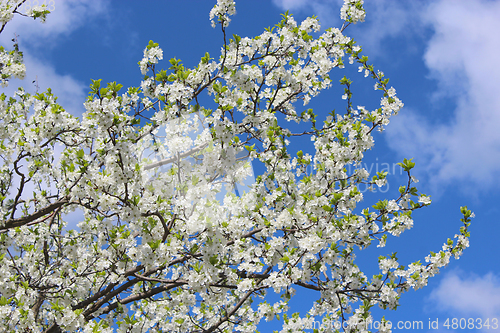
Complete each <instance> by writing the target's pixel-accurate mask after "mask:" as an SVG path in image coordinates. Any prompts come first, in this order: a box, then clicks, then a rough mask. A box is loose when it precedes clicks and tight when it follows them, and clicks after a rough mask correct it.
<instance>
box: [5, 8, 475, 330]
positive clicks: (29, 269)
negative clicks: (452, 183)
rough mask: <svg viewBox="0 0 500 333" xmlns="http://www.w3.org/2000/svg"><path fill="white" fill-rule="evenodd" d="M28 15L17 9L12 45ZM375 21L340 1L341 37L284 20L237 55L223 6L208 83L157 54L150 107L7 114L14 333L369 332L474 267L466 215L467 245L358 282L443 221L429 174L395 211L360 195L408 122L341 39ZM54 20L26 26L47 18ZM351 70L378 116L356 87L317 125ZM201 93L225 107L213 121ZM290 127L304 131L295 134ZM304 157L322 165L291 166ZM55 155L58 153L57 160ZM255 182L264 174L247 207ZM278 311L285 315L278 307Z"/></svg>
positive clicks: (196, 71)
mask: <svg viewBox="0 0 500 333" xmlns="http://www.w3.org/2000/svg"><path fill="white" fill-rule="evenodd" d="M21 3H22V1H7V2H2V5H1V6H0V21H1V22H3V25H5V24H6V23H7V22H8V21H9V20H10V19H11V18H12V15H14V14H15V13H16V10H17V8H18V7H19V5H20V4H21ZM362 4H363V1H359V0H358V1H354V0H346V1H345V4H344V6H343V7H342V10H341V13H342V14H341V16H342V17H343V19H344V20H345V22H344V25H343V27H342V28H341V29H337V28H329V29H326V30H325V31H324V32H322V33H321V34H320V33H319V31H320V25H319V21H318V20H317V19H316V18H314V17H311V18H307V19H306V20H304V21H303V22H302V23H300V24H299V23H297V22H296V21H295V19H294V17H293V16H292V15H290V14H288V13H285V14H283V17H282V20H281V21H280V22H279V23H278V24H277V25H276V26H275V27H274V28H272V29H266V30H265V31H263V32H262V34H260V35H259V36H256V37H253V38H249V37H240V36H238V35H233V36H232V37H233V38H232V39H230V40H227V39H226V38H225V37H226V36H227V28H228V24H229V22H230V18H229V17H230V16H231V15H234V14H235V12H236V9H235V3H234V1H230V0H218V1H217V3H216V5H215V6H214V8H213V9H212V10H211V11H210V20H211V21H212V24H213V25H215V26H217V24H219V25H220V27H221V29H222V33H223V36H224V38H223V45H222V49H221V50H222V51H221V55H220V57H217V59H214V58H212V57H211V56H210V54H208V53H206V54H205V55H204V56H203V57H202V58H201V59H200V61H199V63H198V65H197V66H196V67H194V68H187V67H185V66H184V65H183V63H182V61H181V60H180V59H176V58H173V59H170V60H169V61H168V62H169V64H168V65H167V68H168V69H162V68H161V66H162V61H161V60H162V58H163V52H162V49H161V48H160V45H158V44H157V43H154V42H153V41H150V42H149V44H148V45H147V46H146V48H145V50H144V54H143V59H141V60H140V61H139V62H138V65H139V70H140V72H141V74H142V76H143V80H142V82H141V84H140V87H129V88H128V89H126V90H122V88H123V86H122V85H121V84H119V83H117V82H109V83H107V84H101V80H100V79H97V80H91V81H92V83H91V84H90V92H89V97H88V98H87V100H86V101H85V102H84V106H85V109H86V111H85V113H84V114H83V115H82V116H81V117H80V118H76V117H74V116H72V115H71V114H70V113H68V112H66V110H65V109H64V108H63V107H62V106H61V105H59V104H58V103H57V101H56V99H57V98H56V96H54V94H53V93H52V91H51V90H50V89H48V90H47V91H45V92H42V93H37V94H35V95H31V94H29V93H27V92H25V91H24V90H23V89H22V88H20V89H19V90H18V91H17V92H16V93H15V94H14V96H10V97H9V98H7V96H6V95H5V94H1V95H0V156H1V162H0V163H2V164H1V165H0V314H1V316H0V326H1V327H2V328H3V329H4V330H5V331H24V332H46V333H48V332H63V331H76V332H111V331H113V330H116V331H118V332H146V331H150V332H166V331H168V332H231V331H239V332H255V331H256V330H257V328H258V325H259V323H260V322H261V321H262V320H266V321H270V320H280V319H283V322H282V325H283V330H282V331H292V332H297V331H300V330H304V329H307V328H308V325H310V324H311V322H312V320H313V319H312V318H315V317H319V318H321V327H320V328H319V329H320V331H321V330H324V331H326V330H329V329H330V328H331V327H333V326H332V325H333V323H335V322H338V323H341V324H342V325H341V327H344V325H343V324H344V323H345V324H346V325H356V323H359V322H360V320H361V319H363V318H364V319H367V318H368V319H370V318H372V317H371V313H370V308H371V307H373V306H376V305H377V306H380V307H382V308H384V309H385V308H388V309H395V308H396V307H397V306H398V305H399V299H400V297H402V295H403V293H404V292H406V291H408V290H409V289H410V288H414V289H419V288H422V287H424V286H425V285H426V284H427V281H428V279H429V278H430V277H432V276H434V275H436V274H438V273H439V270H440V268H442V267H444V266H446V265H447V264H448V262H449V260H450V258H451V257H454V258H459V257H460V255H461V254H462V252H463V250H464V249H465V248H467V247H468V246H469V242H468V238H469V236H470V235H469V232H468V227H469V225H470V219H471V218H472V217H473V216H474V215H473V213H472V212H471V211H470V210H468V209H467V208H466V207H462V208H461V214H462V215H463V218H462V219H461V222H462V226H461V227H460V231H459V233H458V234H457V235H456V236H455V239H456V240H452V239H448V240H447V241H446V243H444V244H443V246H442V248H441V250H439V252H436V253H435V252H430V254H429V256H427V257H426V258H425V263H421V262H420V261H417V262H414V263H410V264H408V265H407V266H404V265H402V264H400V262H399V261H398V258H397V257H396V255H395V254H391V255H388V256H381V257H379V258H378V263H379V270H380V271H379V272H378V273H379V274H376V275H374V276H373V277H372V278H369V277H367V276H366V275H365V273H364V272H362V271H361V270H360V269H359V267H358V266H357V265H356V263H355V259H356V256H355V252H356V251H355V250H357V249H366V248H368V247H369V246H370V245H372V242H374V243H375V244H376V245H377V247H383V246H385V245H386V243H387V242H389V241H390V239H389V236H398V235H400V234H401V233H402V232H405V231H406V230H408V229H411V227H412V226H413V223H414V221H413V218H412V213H413V211H415V210H417V209H420V208H422V207H424V206H427V205H428V204H430V198H429V197H428V196H426V195H424V194H421V193H419V192H418V190H417V188H416V187H415V186H414V185H415V183H416V182H417V180H416V179H415V178H414V177H413V175H412V174H411V170H412V168H413V167H414V166H415V163H414V162H412V160H411V159H410V160H408V159H404V161H403V162H401V163H399V165H400V167H401V168H402V169H403V170H404V171H405V172H406V174H407V177H408V180H407V182H406V183H405V184H403V185H401V187H400V188H399V194H398V195H397V196H396V197H394V198H390V199H385V200H380V201H378V202H377V203H376V204H375V205H373V206H372V207H368V208H364V209H360V208H359V207H358V205H359V203H360V202H361V201H362V200H363V194H362V193H361V192H360V190H359V189H358V185H360V184H362V185H364V186H368V187H372V186H374V185H377V186H384V185H385V184H387V172H377V173H376V174H375V175H373V176H372V177H371V178H370V174H369V172H368V171H367V170H366V169H363V168H355V170H354V171H352V172H351V170H352V169H351V166H360V165H362V164H361V161H362V159H363V157H364V154H365V152H366V151H367V150H369V149H371V148H372V146H373V144H374V140H373V137H372V134H371V133H372V131H373V130H375V129H378V130H383V128H384V126H386V125H388V124H389V122H390V119H391V117H392V116H394V115H396V114H397V113H398V112H399V111H400V110H401V108H402V106H403V103H402V102H401V100H399V98H398V97H397V95H396V90H395V89H394V88H393V87H390V86H388V79H386V78H385V77H384V74H383V73H382V72H380V71H377V70H375V69H374V66H373V65H372V64H370V63H369V62H368V57H366V56H364V55H362V54H361V48H360V47H358V46H357V45H355V42H354V40H352V39H351V38H349V37H348V36H346V35H344V31H345V29H346V27H347V26H348V25H349V23H356V22H358V21H363V19H364V15H365V11H364V9H363V7H362ZM37 10H38V9H37ZM40 10H41V11H42V12H44V11H45V9H44V8H41V9H40ZM40 10H38V11H32V13H31V14H30V15H32V16H31V17H35V18H37V17H42V16H41V14H40ZM45 14H46V13H45ZM345 57H348V59H349V61H348V62H349V63H350V64H352V65H354V66H359V69H360V72H362V73H363V74H365V76H367V77H370V78H371V79H373V80H375V82H376V84H375V88H376V90H377V91H379V92H380V94H381V99H380V100H377V103H376V105H373V106H367V107H365V106H359V107H354V106H353V105H356V104H353V101H354V96H353V93H352V91H351V83H352V81H351V80H349V79H348V78H347V77H345V76H344V77H343V78H342V79H341V80H340V82H339V83H340V85H342V86H343V88H344V93H343V96H344V102H343V103H346V111H345V113H333V112H332V113H331V114H329V115H325V114H321V113H315V112H314V110H313V109H312V108H307V106H306V105H307V104H308V103H309V101H310V100H311V99H312V98H314V97H315V96H317V95H318V94H319V93H320V92H322V91H323V90H325V89H327V88H329V87H330V86H332V85H333V84H334V83H335V82H334V80H332V79H331V78H330V76H329V75H330V74H331V73H332V72H335V73H336V72H337V71H340V70H341V69H342V68H344V58H345ZM0 61H1V66H2V67H1V68H0V69H1V71H2V72H1V73H2V80H3V81H2V84H7V82H8V80H9V78H11V77H18V78H22V77H23V76H24V74H23V73H24V70H25V69H24V67H23V66H24V65H23V62H22V53H21V52H20V51H19V50H18V48H17V46H15V47H14V51H5V49H4V48H3V47H2V48H1V49H0ZM202 93H204V94H208V95H210V96H211V97H212V98H213V103H212V104H207V105H200V103H199V99H198V96H199V95H200V94H202ZM196 117H197V118H196ZM193 119H202V120H203V124H204V125H203V126H202V127H201V128H200V127H199V126H195V122H194V120H193ZM320 119H321V120H322V121H320ZM291 121H293V122H296V123H300V124H302V126H301V129H300V130H294V129H293V128H294V127H286V126H285V124H287V123H288V122H291ZM295 128H296V127H295ZM160 129H162V131H163V130H165V131H164V133H163V132H160ZM296 138H303V139H304V140H311V141H312V143H313V148H312V149H311V150H310V151H308V152H302V151H298V152H295V151H294V150H293V147H292V146H293V143H292V141H293V140H295V139H296ZM56 145H59V146H62V147H63V148H62V152H61V153H60V155H57V156H55V155H56V154H55V149H56ZM145 152H154V153H152V154H146V153H145ZM250 163H259V164H260V165H261V166H262V169H264V170H265V171H264V172H262V173H261V174H260V175H258V176H257V177H256V181H255V183H254V184H253V185H251V186H249V187H248V190H246V191H242V192H241V193H238V194H236V193H233V192H232V191H231V188H233V187H234V184H236V183H240V182H242V181H243V180H244V179H245V177H247V176H248V175H249V173H250V171H249V168H250ZM28 188H29V189H30V190H28ZM224 188H228V190H227V191H225V192H224ZM221 194H223V195H222V198H221V197H220V196H221ZM75 209H81V210H82V211H83V212H84V218H83V219H82V221H80V222H79V223H78V228H76V229H75V230H68V223H67V221H66V216H67V214H68V213H70V212H72V211H74V210H75ZM299 288H303V289H307V290H309V291H310V292H311V293H315V294H316V295H317V302H314V304H311V308H310V310H309V311H308V313H307V314H304V315H301V314H297V315H289V311H290V310H291V309H289V307H290V306H289V301H290V299H292V298H293V297H296V296H295V292H296V290H298V289H299ZM272 291H274V292H276V293H280V294H281V296H282V297H281V299H280V300H279V301H274V300H273V298H272V297H270V298H267V297H266V295H268V293H269V292H272ZM278 318H280V319H278ZM353 327H356V329H355V330H357V331H359V332H366V328H362V327H361V326H353ZM353 330H354V329H353ZM353 330H352V331H353ZM382 331H384V332H389V331H390V328H387V327H383V328H382Z"/></svg>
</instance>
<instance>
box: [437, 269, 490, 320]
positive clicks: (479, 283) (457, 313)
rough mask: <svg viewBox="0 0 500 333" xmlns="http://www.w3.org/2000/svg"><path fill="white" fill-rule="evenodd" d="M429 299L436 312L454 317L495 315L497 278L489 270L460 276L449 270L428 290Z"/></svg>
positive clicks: (484, 317) (487, 316)
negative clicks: (435, 285)
mask: <svg viewBox="0 0 500 333" xmlns="http://www.w3.org/2000/svg"><path fill="white" fill-rule="evenodd" d="M429 301H430V302H431V303H433V304H434V307H435V309H436V310H437V311H438V312H439V313H443V314H444V313H446V314H449V315H451V316H453V317H455V318H483V319H486V318H490V320H491V318H499V317H500V278H499V277H498V276H496V275H494V274H493V273H488V274H486V275H484V276H472V277H468V278H462V277H460V276H459V274H458V273H457V272H451V273H448V274H446V275H445V276H444V277H443V279H442V280H441V282H440V284H439V286H438V287H437V288H435V289H434V290H432V291H431V295H430V297H429Z"/></svg>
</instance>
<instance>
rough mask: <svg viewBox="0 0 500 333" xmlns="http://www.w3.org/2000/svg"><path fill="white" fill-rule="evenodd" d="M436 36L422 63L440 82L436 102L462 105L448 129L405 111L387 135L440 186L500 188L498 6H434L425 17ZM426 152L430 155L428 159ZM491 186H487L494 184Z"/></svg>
mask: <svg viewBox="0 0 500 333" xmlns="http://www.w3.org/2000/svg"><path fill="white" fill-rule="evenodd" d="M421 15H422V23H423V24H426V25H428V26H431V27H432V29H433V31H434V34H433V36H432V37H431V39H430V40H429V41H428V44H427V48H426V52H425V55H424V60H425V64H426V66H427V67H428V68H429V70H430V75H431V78H432V79H434V80H436V81H437V82H438V87H439V88H438V90H437V91H436V92H435V93H434V96H433V99H434V102H436V104H439V100H440V99H442V98H444V97H447V98H451V99H452V100H454V101H455V103H456V107H455V109H454V111H453V112H452V116H451V118H450V119H449V120H447V121H446V123H441V124H439V123H438V124H435V123H431V122H430V121H428V120H426V118H425V117H427V119H429V115H426V116H423V115H419V114H417V113H416V112H411V111H410V112H407V111H408V110H406V111H405V112H402V114H401V116H398V118H399V119H396V121H395V122H396V124H395V126H392V127H391V128H390V129H389V130H388V142H389V144H390V146H391V147H392V148H394V149H395V150H397V151H406V152H408V151H410V152H412V153H414V154H415V156H416V157H418V158H419V159H420V161H422V162H423V163H421V165H422V166H424V167H426V169H427V171H428V174H429V178H430V181H431V183H433V184H435V185H436V186H441V185H443V184H448V183H450V182H452V181H457V180H458V181H464V182H466V183H468V184H469V186H472V187H477V186H480V187H483V186H492V185H498V184H497V182H495V181H494V179H495V177H496V176H498V175H499V173H500V168H499V167H498V165H500V164H499V163H500V132H499V131H498V129H497V126H498V124H499V123H500V107H499V105H500V94H498V87H499V86H500V68H499V67H498V66H495V65H493V64H495V62H496V60H497V55H498V53H499V52H500V38H499V37H498V35H497V34H496V33H495V32H496V31H498V30H499V29H500V21H498V19H497V18H498V17H500V2H491V1H484V0H474V1H463V0H462V1H453V2H451V1H446V0H441V1H436V2H433V3H432V4H430V5H429V6H428V7H427V8H425V9H424V10H423V11H422V12H421ZM423 152H427V153H423ZM488 184H489V185H488Z"/></svg>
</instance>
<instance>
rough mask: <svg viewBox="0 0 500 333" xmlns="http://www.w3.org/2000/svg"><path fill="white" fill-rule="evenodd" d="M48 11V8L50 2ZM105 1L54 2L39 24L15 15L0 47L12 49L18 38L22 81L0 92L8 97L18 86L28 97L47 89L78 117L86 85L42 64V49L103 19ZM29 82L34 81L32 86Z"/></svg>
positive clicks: (5, 31) (2, 36) (52, 67)
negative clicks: (51, 10)
mask: <svg viewBox="0 0 500 333" xmlns="http://www.w3.org/2000/svg"><path fill="white" fill-rule="evenodd" d="M48 3H49V7H50V2H48ZM107 4H108V1H91V0H66V1H56V2H55V4H54V6H55V10H54V11H53V12H52V13H50V14H49V15H48V17H47V22H46V23H44V24H42V23H40V22H39V21H38V20H37V21H34V20H32V19H29V18H26V17H21V16H19V15H15V16H14V19H13V20H12V21H11V22H9V23H8V24H7V26H6V27H5V30H4V31H3V32H2V34H1V35H0V45H3V46H5V47H6V48H7V49H11V48H12V41H11V39H12V38H13V37H15V36H18V37H17V39H18V42H19V44H20V48H21V51H22V52H23V53H24V60H25V64H26V78H25V79H24V80H23V81H19V80H12V81H11V82H10V84H9V87H8V88H7V89H2V92H4V93H6V94H7V95H8V96H12V94H13V92H14V91H15V90H17V87H18V86H22V87H24V89H25V90H26V91H27V92H29V93H35V92H36V90H37V88H36V85H38V92H43V91H45V90H46V89H47V88H49V87H50V88H51V89H52V92H53V93H54V94H55V95H56V96H58V102H59V103H60V104H61V105H62V106H63V107H64V108H65V109H66V110H67V111H68V112H70V113H72V114H74V115H79V114H81V113H82V112H83V111H84V109H83V102H84V101H85V95H86V93H85V92H86V90H87V84H84V83H82V82H79V81H77V80H75V79H74V78H72V77H71V76H69V75H61V74H59V73H57V71H56V69H55V66H54V65H52V64H50V63H47V62H45V61H44V60H43V59H42V58H41V56H42V57H43V49H44V48H46V47H50V46H53V45H56V44H57V43H58V42H60V40H61V37H64V36H67V35H69V34H71V32H73V31H74V30H76V29H77V28H79V27H81V26H82V25H84V24H88V22H89V21H91V20H93V19H94V18H96V17H98V16H100V15H106V9H107ZM33 81H36V82H35V83H33Z"/></svg>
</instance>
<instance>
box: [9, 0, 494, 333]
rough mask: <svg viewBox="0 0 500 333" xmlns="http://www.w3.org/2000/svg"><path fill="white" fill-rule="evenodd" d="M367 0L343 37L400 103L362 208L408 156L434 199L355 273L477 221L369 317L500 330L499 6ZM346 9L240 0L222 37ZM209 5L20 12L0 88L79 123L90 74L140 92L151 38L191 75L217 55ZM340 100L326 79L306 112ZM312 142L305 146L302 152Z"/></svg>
mask: <svg viewBox="0 0 500 333" xmlns="http://www.w3.org/2000/svg"><path fill="white" fill-rule="evenodd" d="M367 2H369V3H368V4H366V5H365V8H366V9H367V18H366V22H364V23H359V24H357V25H355V26H350V27H349V28H348V29H347V30H346V31H345V34H346V35H348V36H351V37H353V38H354V39H355V40H356V41H358V44H360V45H361V46H362V47H363V54H365V55H367V56H368V57H369V58H370V62H371V63H373V64H374V65H375V67H376V68H377V69H380V70H381V71H383V72H384V73H385V74H386V76H387V77H389V78H390V79H391V81H390V84H391V85H392V86H394V87H395V88H396V90H397V92H398V96H399V97H400V98H401V99H402V100H403V102H404V103H405V107H404V108H403V110H402V111H401V112H400V114H399V115H398V116H397V117H395V118H393V119H392V121H391V123H390V124H389V125H388V127H387V129H386V131H385V132H383V133H381V134H375V148H374V149H373V150H372V151H370V152H368V153H367V159H366V163H367V169H370V168H372V172H374V171H376V169H377V168H379V170H381V169H383V168H386V167H387V166H389V167H390V172H389V179H388V180H389V185H388V188H385V189H383V190H384V191H387V192H386V193H380V190H379V191H378V192H377V193H373V194H371V195H370V194H369V193H365V194H366V198H365V201H364V202H362V206H364V205H368V204H370V203H371V202H373V201H374V200H376V199H377V198H380V197H382V196H385V197H392V196H394V193H395V191H397V188H398V187H399V186H400V185H401V184H403V183H404V181H405V180H404V175H401V174H400V173H399V169H395V172H394V171H393V168H392V166H393V165H394V163H397V162H400V161H401V160H402V159H403V158H412V157H413V158H414V161H415V162H416V167H415V169H414V170H415V172H414V175H415V176H417V178H419V179H420V182H419V183H418V184H417V185H418V188H419V190H420V191H421V192H423V193H425V194H428V195H431V196H432V198H433V203H432V205H431V206H430V207H427V208H426V209H423V210H420V211H418V212H416V213H415V214H414V219H415V225H414V228H413V229H411V230H409V231H406V232H405V233H404V234H403V235H401V236H400V237H399V238H389V239H388V242H387V247H386V248H384V249H371V248H370V249H368V250H367V251H363V253H360V255H359V259H360V263H359V265H360V267H361V268H362V269H365V270H366V271H367V272H368V273H370V271H371V270H374V269H375V268H376V263H377V261H376V257H377V256H378V255H384V254H390V253H391V252H393V251H397V252H398V257H399V259H400V262H401V263H402V264H405V265H406V264H409V263H410V262H413V261H416V260H422V261H423V258H424V257H425V256H426V255H427V254H428V253H429V251H439V250H440V248H441V245H442V244H443V242H445V241H446V239H447V238H448V237H453V235H454V234H456V233H458V228H459V227H460V221H459V219H460V212H459V207H460V206H463V205H467V206H468V207H469V208H470V209H472V210H473V211H474V212H475V214H476V218H475V219H473V221H472V223H473V224H472V226H471V227H470V231H471V239H470V248H469V249H467V250H466V251H465V253H464V255H463V257H462V258H461V259H460V260H458V261H455V260H453V261H452V262H451V263H450V265H449V266H448V267H447V268H446V269H444V270H442V272H441V274H440V275H439V276H438V277H435V278H434V279H432V280H430V282H429V285H428V287H427V288H424V289H423V290H419V291H417V292H409V293H407V294H405V295H403V297H402V299H401V307H400V309H398V310H397V311H395V312H394V311H376V312H375V317H376V319H377V316H379V317H380V316H381V315H385V316H386V319H388V320H391V321H392V322H393V323H395V322H397V321H399V320H409V321H422V322H423V323H424V328H425V329H423V330H420V331H422V332H424V331H429V332H439V331H443V332H444V331H446V332H451V331H453V330H452V329H451V328H450V329H445V328H443V327H441V329H440V330H429V329H428V322H429V318H430V319H431V320H432V321H433V320H435V319H436V318H438V317H439V322H440V324H441V323H443V322H444V321H445V320H446V318H453V317H455V318H459V319H460V318H474V319H476V318H484V319H486V318H490V321H491V318H498V320H499V321H500V265H499V263H500V260H499V259H498V258H500V247H499V246H498V240H497V238H498V234H499V232H500V227H499V219H498V217H499V216H500V214H499V213H500V208H499V205H498V200H499V199H500V195H499V194H498V193H499V192H498V191H497V189H498V188H499V187H500V178H499V176H500V130H499V129H498V125H499V124H500V88H499V87H500V66H498V54H499V53H500V36H499V35H498V31H500V20H498V17H500V1H487V0H453V1H452V0H433V1H430V0H421V1H389V0H376V1H367ZM341 3H342V1H341V0H307V1H305V0H273V1H271V0H269V1H267V0H266V1H264V0H252V1H250V0H241V1H236V10H237V14H236V16H234V17H233V21H232V22H231V24H230V25H229V28H228V32H229V34H233V33H236V34H238V35H240V36H248V37H253V36H255V35H257V34H260V33H261V32H262V31H263V29H264V28H265V27H269V26H273V25H274V24H276V23H278V22H279V21H280V18H281V17H280V13H282V12H284V11H286V10H290V12H291V13H292V14H294V16H295V18H296V20H297V21H301V20H303V19H304V18H306V17H307V16H310V15H317V16H318V17H319V19H320V22H321V24H322V27H323V28H327V27H329V26H340V25H341V21H340V17H339V9H340V6H341ZM214 4H215V1H211V0H184V1H130V0H120V1H95V0H64V1H63V0H56V1H55V11H54V12H53V13H52V14H51V15H49V17H48V20H47V23H46V24H44V25H42V24H40V23H38V22H33V21H31V20H29V19H27V18H21V17H16V18H15V19H14V20H13V21H12V22H11V23H9V24H8V25H7V27H6V29H5V31H4V32H3V33H2V34H1V35H0V42H1V43H0V44H1V45H4V46H9V48H10V45H11V42H10V40H11V39H12V38H14V36H15V35H17V39H18V42H19V44H20V47H21V49H22V51H24V54H25V62H26V66H27V77H26V79H25V80H24V81H18V80H13V81H12V82H11V84H10V86H9V87H8V88H3V91H4V92H6V93H10V94H12V92H13V91H14V88H15V87H17V86H18V85H23V86H24V87H25V88H26V89H27V90H28V91H30V92H34V91H35V89H36V87H35V84H32V81H34V80H35V81H36V84H37V85H38V87H39V90H44V89H46V88H47V87H51V88H52V90H53V91H54V93H55V94H56V95H58V96H59V102H60V103H61V105H63V106H64V107H65V108H66V109H67V110H68V111H70V112H71V113H73V114H75V115H79V114H81V113H82V112H83V111H84V108H83V105H82V104H83V102H84V100H85V97H86V96H87V93H88V90H89V88H88V85H89V84H90V83H91V81H90V79H102V80H103V82H111V81H117V82H118V83H121V84H123V85H124V86H125V87H129V86H139V84H140V80H141V78H142V75H141V73H140V70H139V66H138V65H137V62H138V61H140V60H141V58H142V53H143V50H144V48H145V46H146V45H147V43H148V41H149V40H150V39H152V40H153V41H154V42H156V43H159V44H160V47H161V48H162V49H163V54H164V60H163V66H164V67H165V68H166V67H169V64H168V62H167V61H168V59H170V58H173V57H176V58H178V59H182V60H183V63H184V64H185V66H187V67H193V66H195V65H196V64H197V63H198V61H199V59H200V58H201V57H202V56H203V55H204V54H205V52H206V51H208V52H209V53H210V54H211V55H212V56H218V55H219V52H220V46H221V45H222V34H221V32H220V29H218V28H217V29H213V28H212V27H211V26H210V22H209V19H208V13H209V11H210V9H211V7H212V6H213V5H214ZM14 34H15V35H14ZM161 66H162V63H160V67H161ZM356 67H357V66H353V67H352V68H351V69H349V68H347V69H346V70H341V71H336V72H335V74H334V75H332V78H334V77H336V76H335V75H338V76H339V78H340V77H342V76H343V75H347V76H348V77H350V78H351V79H352V80H353V81H354V88H353V89H354V90H355V91H354V93H355V95H354V98H355V99H354V104H355V105H366V107H367V108H373V107H376V105H377V103H378V98H379V97H376V98H375V99H374V98H373V96H371V91H372V90H373V88H372V87H373V82H372V81H371V80H370V79H365V78H363V75H362V74H360V73H357V70H356ZM356 92H359V94H360V95H361V96H360V97H356ZM340 96H341V90H340V88H339V86H338V85H335V83H334V85H333V87H332V88H331V89H330V90H327V91H324V92H323V93H322V94H321V95H320V96H319V97H318V99H317V100H316V101H313V102H311V105H312V106H313V107H314V109H315V111H318V112H326V113H328V112H329V111H331V110H332V109H333V108H337V109H338V110H341V109H343V108H344V107H345V104H344V103H343V101H342V100H341V98H340ZM321 110H323V111H321ZM308 144H309V145H310V143H303V146H304V147H305V148H304V149H307V147H308V146H307V145H308ZM255 172H256V174H258V168H256V170H255ZM391 194H392V196H391ZM74 218H77V217H76V216H75V217H74ZM364 252H366V253H364ZM369 275H370V274H369ZM299 296H300V298H298V299H297V300H295V301H294V303H295V304H297V307H298V308H300V304H301V303H304V302H306V301H307V302H308V301H309V300H310V299H311V298H310V295H306V294H300V295H299ZM484 331H487V332H491V331H495V330H493V329H492V328H490V329H489V330H484ZM499 331H500V329H499Z"/></svg>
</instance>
